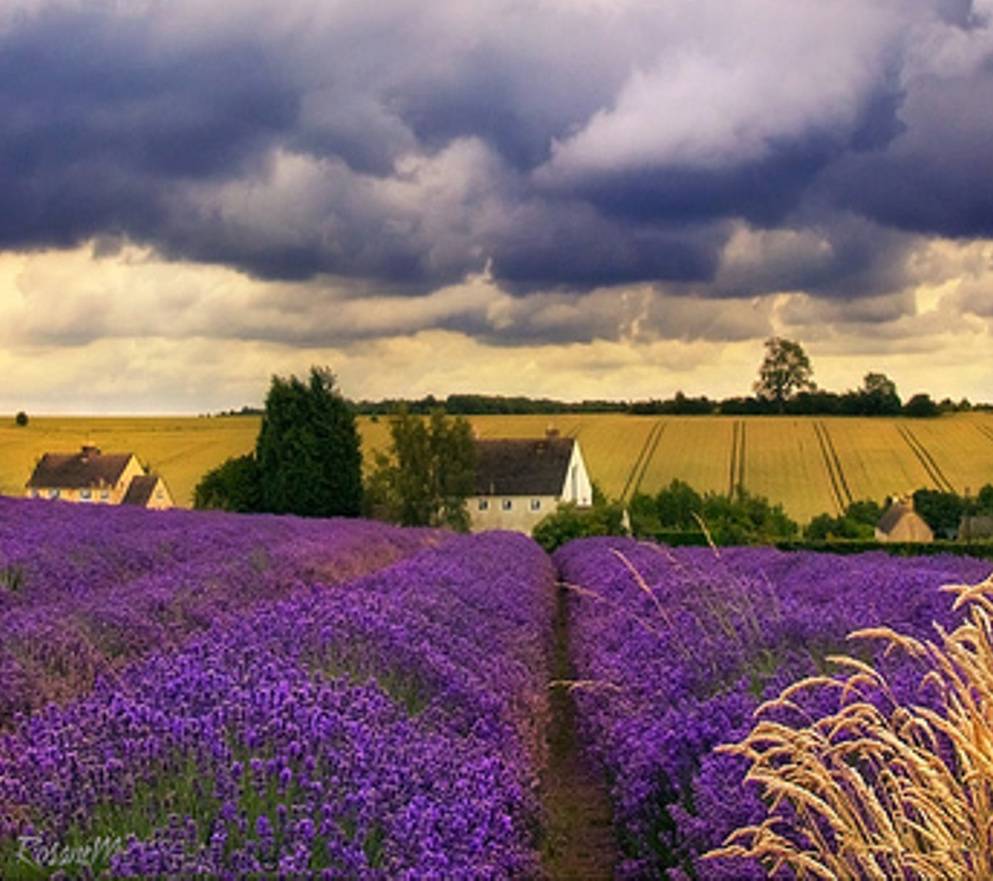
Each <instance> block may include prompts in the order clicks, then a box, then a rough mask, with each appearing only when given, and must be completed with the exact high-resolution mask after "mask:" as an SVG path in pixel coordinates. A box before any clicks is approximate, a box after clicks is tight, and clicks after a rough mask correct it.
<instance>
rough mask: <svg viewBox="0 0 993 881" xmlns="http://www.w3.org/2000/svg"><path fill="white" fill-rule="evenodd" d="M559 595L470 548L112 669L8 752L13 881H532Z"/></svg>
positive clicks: (505, 538) (522, 542)
mask: <svg viewBox="0 0 993 881" xmlns="http://www.w3.org/2000/svg"><path fill="white" fill-rule="evenodd" d="M553 582H554V571H553V569H552V567H551V564H550V561H549V560H548V558H547V557H546V556H545V555H544V554H543V553H542V552H541V551H540V549H538V548H537V546H535V545H534V544H533V543H532V542H530V541H529V540H527V539H525V538H523V537H521V536H514V535H506V534H496V535H491V536H486V537H479V538H460V539H453V540H450V541H448V542H445V543H442V544H441V546H439V547H437V548H433V549H428V550H424V551H422V552H420V553H418V554H416V555H414V556H412V557H409V558H408V559H406V560H404V561H401V562H399V563H397V564H395V565H394V566H392V567H389V568H386V569H383V570H381V571H379V572H377V573H375V574H372V575H369V576H366V577H364V578H360V579H358V580H355V581H352V582H350V583H348V584H345V585H341V586H339V587H328V586H326V585H303V584H301V585H298V586H297V587H296V588H295V589H294V590H292V591H291V592H290V593H289V594H288V595H286V596H285V597H284V598H283V599H279V600H275V601H268V602H262V601H260V602H259V603H257V604H256V605H255V607H254V608H253V609H251V610H249V611H248V612H246V613H245V614H242V615H231V616H227V617H224V618H223V619H221V620H219V621H217V622H215V623H214V624H212V625H211V626H210V627H209V629H207V630H206V631H205V632H203V633H201V634H199V635H194V636H192V637H191V638H190V639H189V640H188V641H187V642H186V644H185V645H184V646H182V647H177V648H175V649H172V650H164V651H160V652H157V653H155V654H153V655H152V656H150V657H147V658H146V659H145V660H143V661H141V662H137V663H133V664H130V665H127V666H125V667H123V668H122V669H120V670H118V671H117V672H116V674H115V675H114V676H101V677H99V678H98V679H97V682H96V684H95V687H94V688H93V689H92V691H91V692H90V693H89V694H88V695H86V696H85V697H82V698H80V699H77V700H74V701H70V702H68V703H66V704H64V705H62V706H57V705H51V706H49V707H47V708H45V709H42V710H39V711H36V712H34V713H32V714H31V715H30V716H28V717H26V718H23V719H22V720H20V722H19V723H18V724H17V725H16V726H15V727H14V728H13V729H12V730H11V731H10V732H9V733H8V734H7V735H5V736H4V737H3V738H2V739H0V842H2V843H0V876H3V877H11V876H15V877H16V875H14V873H16V872H20V871H23V870H24V869H25V867H27V868H28V870H29V871H38V872H40V873H41V876H42V877H44V876H45V875H46V874H51V872H52V867H51V866H46V865H43V862H44V858H45V857H47V856H50V855H51V854H53V853H59V852H62V853H68V854H70V855H79V854H93V853H98V854H99V863H98V864H96V865H88V866H81V865H75V866H70V867H69V869H70V870H72V871H75V872H77V873H79V874H82V873H84V872H85V871H91V872H94V873H96V874H98V875H103V876H106V877H159V876H163V877H177V876H178V877H188V876H191V875H193V876H196V875H202V876H205V877H221V878H242V877H252V876H255V877H275V876H278V875H280V874H282V875H284V876H287V877H302V878H308V877H315V878H363V879H364V878H368V879H386V878H409V879H414V878H417V879H422V878H437V879H443V878H444V879H449V878H455V879H458V878H466V879H468V878H492V879H503V878H520V877H531V876H534V875H535V874H537V872H538V867H537V863H536V857H535V853H536V850H535V840H534V838H535V831H536V829H537V826H538V822H539V811H538V805H537V801H536V795H535V793H536V786H537V784H536V779H537V769H538V767H539V765H540V763H541V751H542V746H541V742H542V741H541V737H540V736H539V735H540V731H541V730H543V727H544V719H545V717H546V716H547V688H546V681H545V671H546V669H547V656H546V652H547V651H548V645H549V629H550V626H551V608H550V603H551V602H552V600H553V590H552V585H553ZM106 842H114V843H116V844H117V846H116V847H113V848H107V847H105V846H103V845H105V843H106ZM60 848H61V850H60ZM36 857H37V859H36Z"/></svg>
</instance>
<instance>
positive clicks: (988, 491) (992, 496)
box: [976, 483, 993, 514]
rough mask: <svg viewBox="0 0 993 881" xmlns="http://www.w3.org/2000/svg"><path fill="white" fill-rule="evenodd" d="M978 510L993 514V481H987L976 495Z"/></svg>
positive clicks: (982, 512)
mask: <svg viewBox="0 0 993 881" xmlns="http://www.w3.org/2000/svg"><path fill="white" fill-rule="evenodd" d="M976 512H977V513H979V514H993V483H987V484H986V485H985V486H984V487H983V488H982V489H981V490H979V492H978V494H977V495H976Z"/></svg>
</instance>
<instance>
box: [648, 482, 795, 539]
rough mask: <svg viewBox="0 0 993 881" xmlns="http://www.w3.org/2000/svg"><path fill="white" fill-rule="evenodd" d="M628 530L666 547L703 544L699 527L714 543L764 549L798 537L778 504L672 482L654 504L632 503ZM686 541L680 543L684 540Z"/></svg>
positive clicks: (744, 494)
mask: <svg viewBox="0 0 993 881" xmlns="http://www.w3.org/2000/svg"><path fill="white" fill-rule="evenodd" d="M631 526H632V529H633V531H634V534H635V535H639V536H648V537H653V538H656V539H658V540H661V541H666V542H667V543H669V544H696V543H698V539H700V538H703V539H704V540H706V534H705V533H704V527H705V528H706V531H707V533H709V534H710V537H711V539H712V540H713V541H714V543H715V544H719V545H735V544H768V543H771V542H773V541H777V540H783V539H787V538H790V537H792V536H794V535H796V534H797V532H798V527H797V524H796V523H795V522H794V521H792V520H791V519H790V518H789V517H788V516H787V515H786V512H785V511H784V510H783V507H782V505H773V504H770V502H769V501H768V499H765V498H763V497H761V496H754V495H752V494H750V493H749V492H747V491H746V490H744V489H742V488H739V489H738V490H737V492H735V494H734V496H732V497H730V498H729V497H727V496H725V495H721V494H719V493H707V494H706V495H703V496H701V495H700V493H698V492H697V491H696V490H695V489H693V487H691V486H690V485H689V484H687V483H684V482H683V481H681V480H674V481H673V482H672V483H670V484H669V486H667V487H666V488H665V489H663V490H661V491H660V492H659V494H658V495H657V496H655V498H654V499H652V498H650V497H648V496H644V495H641V496H635V497H634V498H633V499H632V500H631ZM684 538H685V540H684Z"/></svg>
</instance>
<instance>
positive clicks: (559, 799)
mask: <svg viewBox="0 0 993 881" xmlns="http://www.w3.org/2000/svg"><path fill="white" fill-rule="evenodd" d="M567 599H568V598H567V595H566V591H565V590H563V589H561V588H560V589H559V595H558V604H557V607H556V616H555V652H554V655H553V670H552V676H551V678H552V679H553V680H562V679H566V680H568V679H573V678H574V671H573V670H572V667H571V665H570V663H569V621H568V602H567ZM551 705H552V720H551V725H550V727H549V731H548V747H549V760H548V763H549V767H548V771H547V772H546V774H545V776H544V779H543V780H542V798H543V800H544V804H545V811H546V816H547V827H546V837H545V843H544V848H543V861H544V866H545V871H546V872H547V873H548V877H549V879H551V881H609V879H610V878H611V877H612V875H613V868H614V865H615V863H616V862H617V847H616V842H615V840H614V830H613V824H612V820H611V811H610V800H609V798H608V795H607V788H606V786H605V784H604V781H603V779H602V778H601V777H600V776H599V775H598V774H597V772H596V769H595V768H594V767H592V766H591V765H590V763H589V762H588V761H586V759H585V757H584V756H583V754H582V750H581V747H580V743H579V738H578V736H577V733H576V705H575V701H574V700H573V697H572V695H571V694H570V692H569V690H568V689H567V688H563V687H558V688H553V689H552V692H551Z"/></svg>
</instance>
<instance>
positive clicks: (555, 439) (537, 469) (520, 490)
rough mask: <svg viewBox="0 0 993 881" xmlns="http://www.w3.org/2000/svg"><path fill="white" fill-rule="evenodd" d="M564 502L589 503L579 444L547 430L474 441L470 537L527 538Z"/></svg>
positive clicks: (589, 491) (590, 496) (590, 495)
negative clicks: (496, 533)
mask: <svg viewBox="0 0 993 881" xmlns="http://www.w3.org/2000/svg"><path fill="white" fill-rule="evenodd" d="M564 502H574V503H575V504H576V505H578V506H580V507H584V508H585V507H589V506H590V505H592V504H593V486H592V484H591V483H590V476H589V472H588V471H587V470H586V462H585V461H584V459H583V453H582V450H581V449H580V447H579V441H578V440H576V439H575V438H564V437H559V436H558V434H557V433H556V432H554V431H550V432H549V433H548V434H547V435H546V436H545V437H543V438H536V439H535V438H528V439H525V440H477V441H476V493H475V495H473V496H470V497H469V499H468V507H469V518H470V521H471V525H472V530H473V531H474V532H481V531H483V530H486V529H509V530H513V531H515V532H524V533H526V534H528V535H530V534H531V530H532V529H534V527H535V525H536V524H537V523H538V521H539V520H541V519H542V518H543V517H544V516H545V515H547V514H550V513H552V512H553V511H555V509H556V508H558V506H559V505H560V504H562V503H564Z"/></svg>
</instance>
